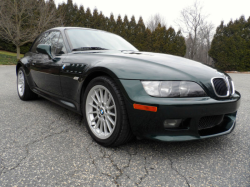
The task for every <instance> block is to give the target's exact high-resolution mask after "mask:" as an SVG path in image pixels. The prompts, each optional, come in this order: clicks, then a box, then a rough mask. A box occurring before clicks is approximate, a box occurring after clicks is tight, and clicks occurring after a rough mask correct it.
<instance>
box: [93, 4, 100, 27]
mask: <svg viewBox="0 0 250 187" xmlns="http://www.w3.org/2000/svg"><path fill="white" fill-rule="evenodd" d="M92 20H93V22H92V24H91V28H93V29H100V27H101V20H100V17H99V13H98V10H97V9H96V8H95V9H94V11H93V17H92Z"/></svg>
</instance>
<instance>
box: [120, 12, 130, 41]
mask: <svg viewBox="0 0 250 187" xmlns="http://www.w3.org/2000/svg"><path fill="white" fill-rule="evenodd" d="M121 36H122V37H123V38H124V39H125V40H129V36H130V24H129V20H128V16H127V15H125V16H124V19H123V23H122V30H121Z"/></svg>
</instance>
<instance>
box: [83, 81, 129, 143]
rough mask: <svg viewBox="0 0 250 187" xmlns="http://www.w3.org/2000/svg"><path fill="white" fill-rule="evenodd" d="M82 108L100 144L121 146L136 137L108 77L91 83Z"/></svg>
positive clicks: (118, 92) (119, 95)
mask: <svg viewBox="0 0 250 187" xmlns="http://www.w3.org/2000/svg"><path fill="white" fill-rule="evenodd" d="M82 106H83V114H84V116H85V123H86V124H87V128H88V131H89V133H90V135H91V136H92V138H93V139H94V140H95V141H96V142H97V143H99V144H101V145H103V146H118V145H121V144H124V143H126V142H128V141H130V140H131V139H132V138H133V134H132V132H131V129H130V126H129V123H128V118H127V112H126V108H125V105H124V101H123V98H122V95H121V93H120V91H119V89H118V87H117V86H116V84H115V83H114V81H113V80H112V79H110V78H109V77H97V78H95V79H93V80H92V81H91V82H90V83H89V85H88V86H87V88H86V90H85V93H84V96H83V105H82Z"/></svg>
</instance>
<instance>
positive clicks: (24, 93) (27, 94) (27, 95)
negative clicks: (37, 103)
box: [17, 67, 37, 101]
mask: <svg viewBox="0 0 250 187" xmlns="http://www.w3.org/2000/svg"><path fill="white" fill-rule="evenodd" d="M17 93H18V96H19V98H20V99H21V100H24V101H26V100H31V99H36V98H37V94H35V93H34V92H32V91H31V89H30V87H29V85H28V83H27V80H26V77H25V74H24V70H23V68H22V67H20V68H19V69H18V72H17Z"/></svg>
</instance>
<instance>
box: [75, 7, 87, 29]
mask: <svg viewBox="0 0 250 187" xmlns="http://www.w3.org/2000/svg"><path fill="white" fill-rule="evenodd" d="M74 25H75V26H78V27H84V26H85V11H84V7H83V6H82V5H81V6H80V8H79V10H78V11H77V14H76V19H75V22H74Z"/></svg>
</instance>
